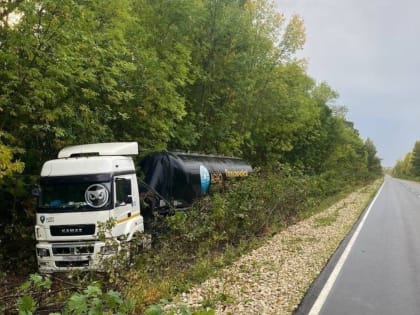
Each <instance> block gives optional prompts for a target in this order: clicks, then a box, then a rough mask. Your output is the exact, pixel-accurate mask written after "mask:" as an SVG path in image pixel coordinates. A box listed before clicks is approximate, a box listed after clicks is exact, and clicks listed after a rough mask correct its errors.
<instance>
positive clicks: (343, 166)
mask: <svg viewBox="0 0 420 315" xmlns="http://www.w3.org/2000/svg"><path fill="white" fill-rule="evenodd" d="M280 11H281V8H277V7H276V6H275V4H274V3H273V2H271V1H270V0H176V1H172V0H119V1H112V0H66V1H56V0H31V1H23V0H8V1H2V2H1V4H0V200H1V204H0V215H1V221H0V239H1V249H0V267H1V268H0V273H1V274H4V273H6V272H8V271H10V270H11V269H16V268H15V267H16V263H17V262H19V263H22V261H26V264H25V265H22V268H19V269H20V270H19V272H21V273H29V272H34V271H35V266H34V257H32V253H33V248H34V236H33V222H34V215H35V211H36V210H35V203H36V200H35V198H34V197H33V196H32V195H31V188H32V187H33V185H34V184H36V183H37V181H38V179H39V177H38V174H39V172H40V169H41V166H42V163H43V162H44V161H46V160H48V159H51V158H55V157H56V154H57V152H58V151H59V150H60V149H61V148H62V147H64V146H67V145H74V144H83V143H96V142H112V141H137V142H138V143H139V147H140V148H141V154H142V155H144V154H146V153H149V152H153V151H160V150H181V151H188V152H201V153H210V154H219V155H226V156H238V157H242V158H244V159H245V160H246V161H248V162H249V163H251V164H252V165H253V167H255V168H257V169H259V170H261V173H262V174H264V175H261V178H258V180H257V179H255V178H254V179H251V183H247V184H245V185H244V186H245V188H246V187H249V185H251V184H252V181H255V183H254V184H255V187H256V186H261V187H266V189H268V190H270V189H271V188H270V185H265V184H262V182H263V181H264V180H266V179H267V178H272V177H273V176H274V175H276V174H279V173H281V176H280V175H279V176H278V177H282V178H283V180H284V181H283V182H282V184H279V185H286V183H287V181H288V180H289V181H291V179H293V180H294V181H293V183H292V184H290V183H289V184H290V187H294V189H295V188H296V189H295V191H294V193H295V195H294V196H295V197H296V198H297V196H303V195H304V194H303V193H302V189H303V188H304V187H306V186H300V185H306V184H305V183H310V185H312V186H311V187H312V188H313V189H312V188H311V189H312V190H311V196H310V197H311V198H312V199H322V198H325V197H327V196H329V195H333V194H336V193H338V192H340V191H343V190H344V189H345V188H348V187H355V186H356V185H360V184H362V183H366V182H368V181H370V180H373V179H375V178H377V177H379V176H381V174H382V168H381V164H380V159H379V158H378V157H377V156H376V148H375V145H374V143H373V142H372V141H371V140H370V139H366V140H364V139H362V138H361V137H360V135H359V133H358V131H357V129H355V127H354V125H353V123H352V122H350V121H348V120H347V118H346V108H345V107H344V106H342V105H339V104H337V102H338V99H339V95H338V93H337V92H336V91H334V89H333V88H331V87H330V86H329V85H328V84H327V83H326V82H318V81H317V80H316V79H314V78H311V77H310V76H309V75H308V73H307V70H306V65H307V61H306V60H302V59H299V58H298V57H297V54H296V53H297V52H298V51H299V50H301V49H303V47H304V43H305V26H304V22H303V20H302V19H301V18H300V17H299V16H292V17H290V18H286V17H285V16H284V15H283V14H282V13H281V12H280ZM419 156H420V155H419ZM261 173H260V174H261ZM267 174H269V175H267ZM273 180H276V179H273ZM246 185H248V186H246ZM315 186H316V189H315V188H314V187H315ZM298 187H299V189H297V188H298ZM302 187H303V188H302ZM282 188H283V191H284V190H285V189H286V188H287V187H286V186H284V187H282ZM276 189H277V188H276ZM276 189H274V188H273V191H277V190H276ZM303 190H304V189H303ZM250 191H252V189H251V190H250ZM315 192H316V193H315ZM279 193H280V192H279ZM286 195H287V194H286ZM286 195H285V196H286ZM261 196H264V194H261ZM287 196H289V195H287ZM305 196H306V195H305ZM266 197H267V198H275V196H272V195H271V194H270V196H268V195H267V196H266ZM218 198H222V197H218ZM226 198H228V197H226ZM235 198H239V197H238V196H236V197H235ZM241 198H242V197H241ZM300 198H302V200H304V198H303V197H300ZM297 199H299V198H297ZM297 199H296V200H297ZM312 199H311V200H312ZM287 200H289V199H287ZM290 200H291V199H290ZM293 200H294V201H293V202H294V203H293V207H295V208H299V207H297V206H296V205H297V203H296V202H298V201H296V200H295V199H293ZM299 200H300V199H299ZM305 200H308V199H305ZM206 207H207V206H206ZM284 208H285V207H283V208H282V207H279V209H284ZM279 211H280V210H279ZM226 220H227V221H226V222H228V219H227V218H226ZM226 222H225V223H226ZM226 224H227V223H226ZM219 228H220V227H219ZM226 229H228V228H226ZM260 232H261V231H256V233H260ZM232 235H233V234H232ZM236 236H237V234H235V235H233V236H232V237H236ZM227 243H231V241H227ZM219 245H220V244H219ZM184 249H185V248H184ZM218 249H220V246H219V247H218ZM15 271H16V270H15Z"/></svg>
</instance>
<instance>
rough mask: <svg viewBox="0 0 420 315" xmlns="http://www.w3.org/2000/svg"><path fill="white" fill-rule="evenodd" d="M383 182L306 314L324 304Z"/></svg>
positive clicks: (316, 314) (316, 311) (312, 314)
mask: <svg viewBox="0 0 420 315" xmlns="http://www.w3.org/2000/svg"><path fill="white" fill-rule="evenodd" d="M384 185H385V182H384V183H383V184H382V186H381V188H380V189H379V191H378V192H377V194H376V196H375V198H373V200H372V202H371V203H370V205H369V208H368V209H367V210H366V212H365V214H364V216H363V218H362V221H360V224H359V226H358V227H357V229H356V231H355V232H354V234H353V236H352V238H351V239H350V241H349V243H348V244H347V247H346V248H345V250H344V251H343V253H342V254H341V257H340V259H339V260H338V262H337V264H336V265H335V267H334V270H333V271H332V272H331V274H330V276H329V278H328V280H327V282H326V283H325V285H324V287H323V288H322V290H321V292H320V293H319V295H318V298H317V299H316V301H315V303H314V304H313V305H312V308H311V311H310V312H309V314H308V315H319V313H320V311H321V309H322V307H323V306H324V304H325V301H326V300H327V297H328V294H329V293H330V291H331V289H332V287H333V285H334V283H335V281H336V280H337V277H338V275H339V273H340V271H341V269H342V268H343V266H344V263H345V262H346V260H347V257H348V256H349V253H350V251H351V249H352V248H353V245H354V243H355V242H356V239H357V237H358V236H359V233H360V231H361V229H362V227H363V225H364V224H365V221H366V218H367V216H368V215H369V212H370V210H371V209H372V207H373V205H374V203H375V201H376V199H377V198H378V196H379V194H380V193H381V191H382V188H383V187H384Z"/></svg>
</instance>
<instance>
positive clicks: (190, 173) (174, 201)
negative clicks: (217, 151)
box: [139, 152, 252, 216]
mask: <svg viewBox="0 0 420 315" xmlns="http://www.w3.org/2000/svg"><path fill="white" fill-rule="evenodd" d="M139 166H140V168H141V171H142V173H143V176H144V179H143V180H142V181H140V182H141V184H140V188H139V191H140V196H141V197H142V199H143V200H144V201H145V203H146V204H147V207H146V208H143V209H142V210H144V215H146V216H148V215H151V214H152V212H154V211H157V212H158V213H161V214H166V213H169V212H171V210H173V209H176V208H178V209H182V208H187V207H189V206H190V205H191V203H192V201H193V200H194V199H195V198H197V197H200V196H203V195H206V194H208V192H209V190H210V188H211V189H222V188H223V187H224V185H225V183H226V181H227V180H229V179H231V178H241V177H247V176H248V174H249V173H250V172H252V167H251V166H250V165H249V164H247V163H246V162H245V161H244V160H242V159H240V158H235V157H225V156H215V155H202V154H191V153H179V152H159V153H152V154H150V155H147V156H146V157H144V158H143V159H142V160H141V161H140V163H139Z"/></svg>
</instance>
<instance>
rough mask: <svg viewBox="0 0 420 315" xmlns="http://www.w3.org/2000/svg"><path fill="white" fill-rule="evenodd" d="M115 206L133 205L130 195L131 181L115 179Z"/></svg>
mask: <svg viewBox="0 0 420 315" xmlns="http://www.w3.org/2000/svg"><path fill="white" fill-rule="evenodd" d="M115 195H116V200H115V202H116V206H123V205H126V204H129V203H133V201H132V195H131V180H130V179H126V178H116V179H115Z"/></svg>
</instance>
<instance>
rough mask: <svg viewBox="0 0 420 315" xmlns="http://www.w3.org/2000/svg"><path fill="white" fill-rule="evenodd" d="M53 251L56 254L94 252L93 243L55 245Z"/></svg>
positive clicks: (87, 253)
mask: <svg viewBox="0 0 420 315" xmlns="http://www.w3.org/2000/svg"><path fill="white" fill-rule="evenodd" d="M52 252H53V255H54V256H70V255H72V256H74V255H89V254H93V252H94V247H93V245H59V246H57V245H53V248H52Z"/></svg>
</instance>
